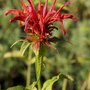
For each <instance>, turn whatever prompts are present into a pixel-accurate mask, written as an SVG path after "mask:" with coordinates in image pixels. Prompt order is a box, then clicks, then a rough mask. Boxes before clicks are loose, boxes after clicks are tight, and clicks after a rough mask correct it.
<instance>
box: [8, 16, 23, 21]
mask: <svg viewBox="0 0 90 90" xmlns="http://www.w3.org/2000/svg"><path fill="white" fill-rule="evenodd" d="M24 19H25V18H24V17H22V16H16V17H14V18H12V19H11V20H10V22H14V21H16V20H20V21H24Z"/></svg>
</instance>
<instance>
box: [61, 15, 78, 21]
mask: <svg viewBox="0 0 90 90" xmlns="http://www.w3.org/2000/svg"><path fill="white" fill-rule="evenodd" d="M67 18H71V19H72V20H74V21H76V20H77V18H76V17H75V16H73V15H71V14H61V19H67Z"/></svg>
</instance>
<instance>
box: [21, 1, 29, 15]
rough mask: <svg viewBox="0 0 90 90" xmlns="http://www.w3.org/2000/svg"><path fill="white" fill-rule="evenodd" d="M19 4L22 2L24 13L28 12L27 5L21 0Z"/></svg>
mask: <svg viewBox="0 0 90 90" xmlns="http://www.w3.org/2000/svg"><path fill="white" fill-rule="evenodd" d="M20 2H21V4H22V9H23V12H24V13H25V12H26V13H28V14H29V11H28V9H27V6H26V5H25V4H24V2H23V0H20Z"/></svg>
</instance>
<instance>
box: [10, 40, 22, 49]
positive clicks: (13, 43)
mask: <svg viewBox="0 0 90 90" xmlns="http://www.w3.org/2000/svg"><path fill="white" fill-rule="evenodd" d="M21 41H23V40H17V41H16V42H15V43H13V44H12V46H11V48H12V47H13V46H14V45H16V44H17V43H19V42H21Z"/></svg>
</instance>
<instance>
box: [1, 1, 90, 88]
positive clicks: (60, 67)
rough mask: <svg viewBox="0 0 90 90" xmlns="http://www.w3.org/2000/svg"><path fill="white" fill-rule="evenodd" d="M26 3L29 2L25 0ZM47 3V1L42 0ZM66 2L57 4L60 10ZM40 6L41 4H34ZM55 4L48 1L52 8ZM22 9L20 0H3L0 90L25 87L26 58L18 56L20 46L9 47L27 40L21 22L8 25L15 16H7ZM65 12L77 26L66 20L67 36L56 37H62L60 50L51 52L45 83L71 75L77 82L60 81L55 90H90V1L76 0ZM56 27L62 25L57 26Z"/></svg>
mask: <svg viewBox="0 0 90 90" xmlns="http://www.w3.org/2000/svg"><path fill="white" fill-rule="evenodd" d="M25 1H26V3H27V0H25ZM42 1H44V0H42ZM66 1H67V0H57V3H56V8H59V7H60V6H61V5H62V4H63V3H64V2H66ZM34 3H35V5H36V6H37V3H38V0H34ZM51 3H52V0H49V5H51ZM11 8H14V9H21V4H20V1H19V0H0V90H6V89H7V88H8V87H11V86H16V85H23V86H25V84H26V70H27V63H26V57H22V56H21V55H20V54H19V49H20V44H17V45H16V46H14V47H13V48H10V46H11V45H12V44H13V43H14V42H15V41H17V40H18V39H20V38H24V37H25V36H24V34H23V32H22V31H21V29H23V28H21V27H20V26H19V23H18V22H14V23H9V19H10V18H11V17H12V15H10V16H8V17H6V16H4V13H5V11H7V10H8V9H11ZM63 12H67V13H68V12H69V13H71V14H73V15H74V16H76V17H77V18H78V21H77V22H73V21H72V20H65V21H64V25H65V28H66V30H67V32H68V36H67V37H64V36H63V35H62V34H61V32H60V30H58V31H56V32H55V35H57V36H59V37H60V41H59V42H57V43H56V45H55V46H56V47H57V50H54V49H49V51H47V58H45V59H46V60H45V64H44V65H43V73H42V77H41V79H42V82H44V81H45V80H47V79H49V78H51V77H52V76H54V75H57V74H59V73H64V74H69V75H71V76H72V77H73V79H74V81H73V82H71V81H69V80H66V79H64V80H60V81H59V82H57V83H56V84H55V85H54V86H53V90H90V0H74V1H73V2H72V4H71V5H70V6H68V7H67V8H64V10H63ZM56 25H57V27H59V25H58V24H57V23H56ZM35 80H36V79H35V68H34V63H32V64H31V82H33V81H35Z"/></svg>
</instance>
